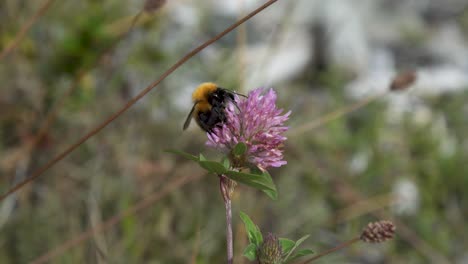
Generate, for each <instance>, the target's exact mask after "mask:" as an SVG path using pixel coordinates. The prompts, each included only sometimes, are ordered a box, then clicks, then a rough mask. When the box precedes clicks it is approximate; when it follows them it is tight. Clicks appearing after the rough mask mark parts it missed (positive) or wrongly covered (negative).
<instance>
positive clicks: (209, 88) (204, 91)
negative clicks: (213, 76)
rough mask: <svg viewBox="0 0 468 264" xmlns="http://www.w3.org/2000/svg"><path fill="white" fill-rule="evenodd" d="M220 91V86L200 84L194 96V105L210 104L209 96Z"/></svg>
mask: <svg viewBox="0 0 468 264" xmlns="http://www.w3.org/2000/svg"><path fill="white" fill-rule="evenodd" d="M216 89H218V86H217V85H216V84H214V83H209V82H207V83H202V84H200V85H199V86H198V87H197V89H195V91H193V94H192V100H193V102H194V103H203V102H206V103H208V95H209V94H211V93H213V92H214V91H216Z"/></svg>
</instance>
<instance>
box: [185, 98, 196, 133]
mask: <svg viewBox="0 0 468 264" xmlns="http://www.w3.org/2000/svg"><path fill="white" fill-rule="evenodd" d="M195 106H197V103H195V104H193V107H192V110H190V113H189V114H188V116H187V119H186V120H185V123H184V130H185V129H187V127H188V126H189V125H190V122H191V121H192V114H193V111H195Z"/></svg>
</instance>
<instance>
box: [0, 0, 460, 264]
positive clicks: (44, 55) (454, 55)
mask: <svg viewBox="0 0 468 264" xmlns="http://www.w3.org/2000/svg"><path fill="white" fill-rule="evenodd" d="M45 2H46V1H45V0H42V1H18V0H3V1H1V2H0V25H1V26H0V50H3V49H4V48H6V47H7V45H9V44H10V43H11V42H12V41H13V40H14V38H15V36H16V34H17V33H18V32H19V31H20V29H21V27H22V26H23V25H25V24H26V23H27V21H28V20H29V19H30V18H31V17H32V16H33V15H34V13H35V12H36V11H37V10H38V9H39V8H40V6H41V5H42V4H43V3H45ZM262 3H263V2H262V1H259V0H238V1H216V0H203V1H187V0H173V1H168V3H167V4H166V5H165V6H164V7H163V8H160V9H157V10H154V11H153V12H145V13H143V14H142V15H141V16H139V17H138V20H137V21H136V23H135V24H134V26H133V27H131V24H132V20H133V18H135V15H136V14H138V13H139V12H140V10H141V9H142V8H143V6H144V4H145V3H144V1H119V0H113V1H110V0H102V1H91V0H86V1H54V2H53V3H52V5H51V6H50V7H49V9H48V10H47V11H46V12H45V14H44V15H43V16H42V17H40V18H39V19H38V21H37V23H35V24H34V25H33V26H32V28H31V30H30V31H29V32H28V33H27V35H26V36H25V38H24V39H23V40H22V41H21V42H19V45H18V46H17V47H16V49H15V50H14V51H13V52H12V53H11V54H9V55H8V56H7V57H5V58H3V59H2V60H1V61H0V83H1V88H0V190H1V192H2V193H4V192H5V191H7V190H8V189H9V188H10V187H11V186H13V184H14V183H17V182H19V181H21V180H22V179H24V178H26V177H28V176H30V175H31V173H32V172H33V171H34V170H35V169H37V168H39V167H40V166H41V165H43V164H45V163H46V162H47V161H49V160H50V159H51V158H53V157H54V156H56V155H57V154H58V153H59V152H61V151H62V150H64V149H65V148H66V147H68V146H69V145H71V144H72V143H74V142H75V141H76V140H77V139H78V138H79V137H81V136H83V135H84V134H85V132H87V131H89V130H91V129H92V128H94V127H95V126H96V125H97V124H99V123H100V122H102V121H103V120H104V119H105V118H107V117H108V116H110V115H111V114H112V113H114V112H116V111H117V110H118V109H119V108H120V107H121V106H122V105H124V104H125V102H126V101H128V100H129V99H130V98H131V97H133V96H134V95H136V94H137V93H138V92H139V91H141V90H142V89H144V88H145V87H146V86H147V85H148V84H150V83H151V82H153V81H154V80H156V79H157V78H158V77H159V76H160V75H161V73H162V72H163V71H164V70H166V69H167V68H168V67H170V66H171V65H172V64H173V63H174V62H175V61H176V60H178V59H179V58H180V57H181V56H182V55H183V54H185V53H187V52H188V51H189V50H190V49H192V48H193V47H195V46H196V45H198V44H200V43H202V42H203V41H205V40H207V39H208V38H210V37H213V36H214V35H215V34H217V33H218V32H221V31H222V30H223V29H224V28H226V27H227V26H228V25H230V24H231V23H233V22H234V21H235V20H237V19H239V18H240V17H241V16H242V15H245V14H246V13H248V12H249V11H250V10H253V9H254V8H256V7H257V6H259V5H260V4H262ZM467 7H468V3H467V2H466V1H462V0H460V1H457V0H447V1H441V0H424V1H423V0H421V1H420V0H418V1H409V0H407V1H405V0H360V1H347V0H330V1H318V0H289V1H287V0H283V1H279V2H278V3H276V4H274V5H272V6H271V7H270V8H268V9H267V10H265V11H264V12H262V13H261V14H259V15H258V16H256V17H254V18H253V19H252V20H250V21H249V22H248V23H246V24H245V25H244V26H241V27H240V28H239V29H238V30H236V31H234V32H232V33H230V34H229V35H228V36H226V37H224V38H223V39H221V40H220V41H218V42H216V43H215V44H213V45H211V46H209V47H208V48H207V49H206V50H204V51H203V52H202V53H200V54H199V55H197V56H196V57H195V58H193V59H192V60H190V61H189V62H187V63H186V64H185V65H184V66H183V67H181V68H180V69H179V70H178V71H176V72H175V73H174V74H172V75H171V76H170V77H168V78H167V79H166V80H165V81H164V82H162V83H161V84H160V85H159V86H158V87H156V88H155V89H154V90H153V91H152V92H151V93H150V94H148V95H147V96H146V97H145V98H144V99H143V100H141V101H140V102H139V103H138V104H137V105H135V106H134V107H133V108H131V109H130V111H129V112H127V113H125V114H124V115H123V116H121V117H120V118H118V119H117V120H116V121H115V122H113V123H112V124H111V125H110V126H109V127H107V128H106V129H105V130H103V131H102V132H101V133H99V134H98V135H97V136H95V137H93V138H92V139H90V140H88V141H87V142H86V143H85V144H83V145H81V146H80V147H79V148H78V149H77V150H76V151H74V152H73V153H72V154H71V155H69V156H68V157H67V158H65V159H64V160H63V161H61V162H60V163H58V164H57V165H56V166H54V167H53V168H52V169H50V170H48V171H47V172H45V173H44V175H42V176H41V177H39V178H38V179H37V180H35V181H34V182H32V183H31V184H29V185H27V186H25V187H24V188H22V189H21V190H20V191H19V192H17V193H16V194H15V195H12V196H9V197H8V198H7V199H5V200H3V201H2V202H1V203H0V228H1V235H0V263H28V262H30V261H32V260H34V259H36V258H38V257H39V256H41V255H43V254H45V253H47V252H49V251H52V250H55V249H58V248H59V247H60V246H62V245H64V244H65V243H68V242H67V241H70V240H72V239H75V240H74V241H75V242H76V243H74V244H73V246H72V247H71V248H70V249H68V250H66V251H64V252H61V254H60V255H58V256H56V257H54V258H53V259H52V263H200V264H202V263H223V262H224V261H225V233H224V228H225V221H224V207H223V203H222V199H221V196H220V194H219V190H218V180H217V178H216V177H215V176H212V175H207V176H205V177H200V176H202V175H203V174H204V173H203V171H202V170H201V169H200V168H198V165H196V164H194V163H191V162H189V161H186V160H184V159H181V158H179V157H176V156H173V155H171V154H168V153H165V152H164V150H165V149H168V148H171V149H179V150H183V151H186V152H190V153H194V154H197V153H200V152H203V153H206V155H207V156H210V157H213V158H216V157H217V154H216V153H215V152H212V151H211V152H210V151H209V150H208V149H206V147H205V145H204V143H205V141H206V135H205V134H204V133H202V131H201V130H200V129H199V128H198V127H196V125H195V124H192V126H191V127H190V129H189V130H188V131H185V132H182V124H183V122H184V120H185V117H186V115H187V114H188V112H189V110H190V108H191V102H190V96H191V92H192V91H193V89H194V88H195V87H196V86H197V85H198V84H199V83H201V82H205V81H213V82H216V83H218V84H220V85H221V86H222V87H226V88H231V89H235V90H237V91H240V92H243V93H246V92H248V91H249V90H251V89H254V88H257V87H273V88H275V90H276V91H277V92H278V94H279V105H280V106H281V107H283V108H285V109H290V110H292V115H291V119H290V121H289V126H290V134H289V140H288V141H287V144H286V148H285V156H286V160H287V161H288V164H287V165H286V166H284V167H282V168H280V169H275V170H271V174H272V176H273V178H274V180H275V182H276V184H277V186H278V191H279V200H278V201H271V200H269V199H268V197H266V196H265V195H264V194H263V193H261V192H259V191H255V190H253V189H251V188H247V187H244V186H240V187H238V188H237V191H236V196H235V198H234V201H233V210H234V212H233V215H234V239H235V255H236V258H235V261H236V263H248V262H247V260H246V259H245V258H242V257H241V255H242V251H243V248H244V247H245V246H246V245H247V238H246V234H245V231H244V228H243V226H242V224H241V221H240V219H239V217H238V215H239V211H240V210H242V211H244V212H246V213H247V214H249V215H250V216H251V217H252V219H253V220H254V221H255V222H256V223H257V224H258V225H259V226H260V228H261V229H262V230H263V231H264V232H267V231H272V232H274V233H276V234H278V235H279V236H281V237H288V238H292V239H297V238H299V237H301V236H302V235H304V234H311V237H310V238H309V239H308V240H307V241H306V242H305V247H308V248H312V249H314V250H315V251H316V252H320V251H322V250H325V249H328V248H330V247H333V246H334V245H336V244H338V243H339V242H340V241H344V240H347V239H350V238H353V237H354V236H356V235H358V234H359V232H360V230H361V228H362V227H363V226H365V225H366V224H367V223H368V222H369V221H374V220H376V219H381V218H390V219H392V220H394V221H395V223H396V224H397V228H398V230H399V233H398V235H397V237H396V239H394V240H392V241H390V242H387V243H385V244H382V245H368V244H357V245H355V246H352V247H350V248H348V249H346V250H343V251H340V252H339V253H335V254H333V255H331V256H328V257H326V258H323V259H322V260H320V261H317V263H468V251H467V249H468V228H467V227H466V226H467V224H468V220H467V219H468V209H467V208H468V196H467V195H466V190H467V188H468V175H466V173H467V171H468V168H467V167H468V163H467V161H468V141H467V139H466V133H467V132H468V105H467V99H468V91H467V89H466V88H468V46H467V38H468V9H467ZM129 28H131V30H129ZM127 31H128V32H127ZM103 54H104V55H103ZM406 69H415V70H416V71H417V81H416V83H415V84H414V85H413V86H412V87H411V89H410V90H409V91H405V92H401V93H391V94H390V93H389V94H386V95H384V96H381V97H379V98H378V99H377V100H375V101H374V102H372V103H370V104H369V105H367V106H365V107H363V108H361V109H359V110H357V111H354V112H352V113H350V114H348V115H346V116H344V117H342V118H339V119H336V120H334V121H332V122H328V123H324V124H323V125H321V126H319V127H316V128H314V129H308V130H299V127H301V126H303V125H305V124H308V123H310V122H314V121H315V120H317V119H318V118H320V117H321V116H323V115H325V114H326V113H329V112H332V111H335V110H337V109H340V108H342V107H345V106H348V105H350V104H353V103H356V102H359V101H360V100H365V99H366V98H367V96H370V95H373V94H377V93H380V92H382V91H385V90H386V89H388V85H389V83H390V82H391V80H392V78H393V76H394V75H395V73H396V72H399V71H402V70H406ZM71 88H73V89H71ZM69 91H71V93H70V92H69ZM57 105H58V106H57ZM51 112H52V113H53V116H54V118H53V119H54V120H53V122H52V123H51V125H50V126H49V127H48V129H47V130H46V131H45V133H43V134H42V136H41V140H40V141H39V142H36V143H37V144H34V145H35V146H34V147H31V144H32V143H33V142H34V141H35V140H36V139H37V135H38V133H39V130H40V128H41V126H43V124H44V122H45V120H46V119H47V118H48V116H49V114H50V113H51ZM185 177H188V178H185ZM194 177H195V178H194ZM181 179H189V180H187V181H185V180H184V181H181ZM168 187H169V189H167V188H168ZM155 197H156V198H155ZM144 199H146V200H144ZM155 199H157V201H154V200H155ZM142 200H144V201H146V202H145V203H143V204H142V203H140V202H141V201H142ZM135 205H137V206H138V207H135ZM126 210H127V211H126ZM135 210H136V211H135ZM121 212H127V214H125V215H124V217H121V218H120V219H119V220H121V221H113V220H112V217H114V216H116V215H117V216H119V214H121ZM108 219H111V222H108V223H109V224H108V225H107V226H106V230H104V231H103V232H96V233H95V234H94V235H92V233H89V234H88V235H90V237H89V239H85V240H83V241H81V240H76V239H79V238H80V235H81V234H82V232H86V230H88V229H89V228H92V227H96V226H98V227H99V226H100V225H101V224H102V223H104V222H105V221H107V220H108ZM65 245H67V244H65Z"/></svg>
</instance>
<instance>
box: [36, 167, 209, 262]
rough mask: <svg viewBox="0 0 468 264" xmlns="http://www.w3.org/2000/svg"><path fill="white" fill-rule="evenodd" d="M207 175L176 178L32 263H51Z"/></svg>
mask: <svg viewBox="0 0 468 264" xmlns="http://www.w3.org/2000/svg"><path fill="white" fill-rule="evenodd" d="M204 176H205V174H198V175H191V176H185V177H180V178H176V179H175V180H174V181H173V182H171V183H169V184H168V185H166V186H165V187H164V188H163V189H162V190H161V191H157V192H154V193H152V194H150V195H148V196H147V197H146V198H145V199H143V200H141V201H140V202H138V203H137V204H135V205H134V206H132V207H130V208H128V209H127V210H125V211H123V212H121V213H120V214H117V215H115V216H113V217H111V218H109V219H108V220H106V221H105V222H102V223H101V224H99V225H96V226H95V227H92V228H89V229H88V230H86V231H85V232H83V233H81V234H79V235H76V236H75V237H73V238H72V239H70V240H68V241H66V242H64V243H62V244H61V245H60V246H58V247H56V248H54V249H52V250H51V251H49V252H46V253H45V254H43V255H42V256H39V257H38V258H36V259H34V260H33V261H31V264H40V263H47V262H50V261H51V260H52V259H54V258H56V257H58V256H60V255H62V254H63V253H65V252H66V251H67V250H69V249H71V248H73V247H76V246H78V245H79V244H81V243H82V242H84V241H86V240H88V239H90V238H91V237H93V236H94V235H95V234H97V233H100V232H104V231H106V230H108V229H110V228H111V227H113V226H114V225H116V224H118V223H119V222H121V221H122V220H123V219H125V218H126V217H128V216H130V215H134V214H136V213H138V212H140V211H143V210H145V209H146V208H148V207H150V206H152V205H153V204H154V203H156V202H157V201H159V200H161V199H162V198H164V197H166V196H167V195H169V194H171V193H172V192H173V191H175V190H177V189H179V188H180V187H182V186H184V185H186V184H188V183H190V182H194V181H197V180H199V179H201V178H202V177H204Z"/></svg>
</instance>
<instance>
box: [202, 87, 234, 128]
mask: <svg viewBox="0 0 468 264" xmlns="http://www.w3.org/2000/svg"><path fill="white" fill-rule="evenodd" d="M229 101H234V95H233V94H232V93H230V92H229V91H226V90H224V89H217V90H216V91H215V92H213V93H211V94H210V95H209V96H208V103H209V104H210V105H211V110H210V111H207V112H198V119H197V121H198V124H199V125H200V127H201V128H202V129H203V130H205V131H208V132H210V131H211V130H212V129H213V128H215V127H216V126H218V125H221V124H223V123H224V122H226V113H225V108H226V106H227V103H228V102H229Z"/></svg>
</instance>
